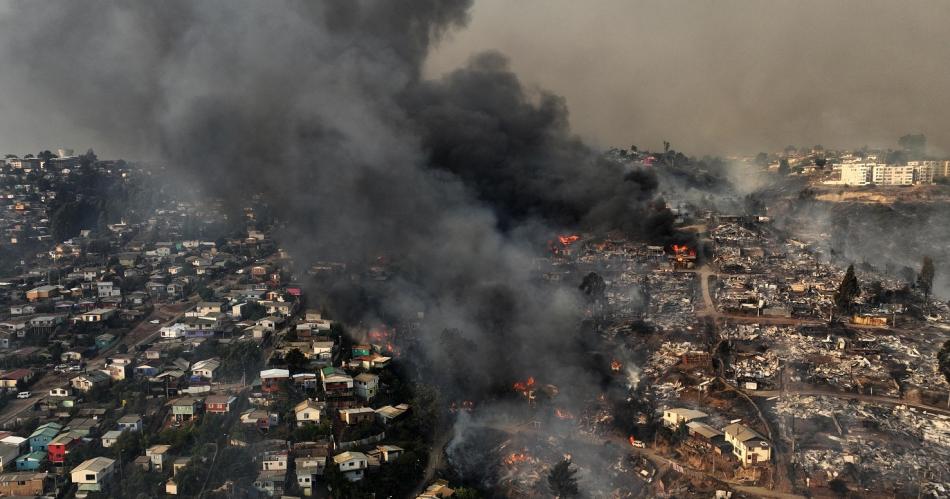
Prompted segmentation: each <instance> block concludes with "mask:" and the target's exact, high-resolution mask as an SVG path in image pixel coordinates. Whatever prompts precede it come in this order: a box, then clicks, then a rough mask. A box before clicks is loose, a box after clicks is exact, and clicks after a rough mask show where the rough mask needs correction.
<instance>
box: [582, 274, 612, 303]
mask: <svg viewBox="0 0 950 499" xmlns="http://www.w3.org/2000/svg"><path fill="white" fill-rule="evenodd" d="M578 287H579V288H580V290H581V291H583V292H584V295H586V296H587V300H588V301H590V302H600V301H603V299H604V291H606V290H607V284H606V283H604V278H603V277H600V275H599V274H597V273H596V272H591V273H589V274H587V275H586V276H584V280H583V281H582V282H581V285H580V286H578Z"/></svg>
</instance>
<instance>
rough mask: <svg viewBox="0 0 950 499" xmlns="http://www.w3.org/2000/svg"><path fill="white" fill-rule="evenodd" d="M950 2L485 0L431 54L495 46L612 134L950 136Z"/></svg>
mask: <svg viewBox="0 0 950 499" xmlns="http://www.w3.org/2000/svg"><path fill="white" fill-rule="evenodd" d="M948 26H950V2H943V1H910V2H895V1H877V0H848V1H826V0H804V1H803V0H782V1H769V2H754V1H738V0H723V1H716V2H696V1H689V0H665V1H628V0H598V1H596V2H578V1H575V0H517V1H511V0H480V1H478V2H477V3H476V4H475V6H474V8H473V10H472V12H471V22H470V24H469V26H468V27H467V28H466V29H464V30H460V31H458V32H455V33H453V34H452V36H451V38H450V39H449V40H448V41H447V42H445V43H442V44H441V45H440V46H439V47H438V48H437V50H436V51H435V53H433V54H432V55H430V58H429V60H428V65H427V71H428V72H429V73H430V74H439V73H441V72H443V71H445V70H448V69H451V68H453V67H455V66H457V65H458V64H459V63H460V62H462V61H464V60H466V58H468V57H469V55H470V54H471V53H472V51H474V50H479V49H498V50H500V51H502V52H504V53H506V54H507V55H508V56H509V57H510V58H511V60H512V67H513V69H514V70H515V72H517V73H518V74H519V75H520V76H521V77H522V79H523V80H525V81H526V82H528V83H533V84H538V85H540V86H542V87H544V88H547V89H549V90H551V91H553V92H555V93H558V94H560V95H563V96H564V97H565V98H566V99H567V102H568V107H569V109H570V113H571V124H572V126H573V128H574V130H575V131H577V132H579V133H581V134H582V135H583V136H584V138H585V139H587V140H589V141H591V142H593V143H595V144H599V145H602V146H614V145H622V146H628V145H630V144H634V143H635V144H638V145H640V146H641V147H647V148H653V149H659V148H660V147H661V145H662V141H663V140H669V141H670V142H672V144H673V147H674V148H676V149H677V150H682V151H685V152H687V153H690V154H707V153H709V154H732V153H755V152H757V151H760V150H778V149H781V148H783V147H784V146H786V145H789V144H794V145H799V146H802V145H806V146H811V145H814V144H822V145H825V146H826V147H831V146H838V147H850V146H854V147H860V146H862V145H869V146H872V147H874V146H882V147H887V146H890V147H895V146H896V139H897V137H899V136H901V135H903V134H906V133H911V132H914V133H917V132H919V133H924V134H926V135H927V137H928V138H929V139H930V140H929V142H930V144H931V151H932V152H934V153H938V154H939V153H941V152H950V122H948V121H947V118H946V117H947V116H948V115H950V92H948V89H950V64H948V62H947V61H950V29H948Z"/></svg>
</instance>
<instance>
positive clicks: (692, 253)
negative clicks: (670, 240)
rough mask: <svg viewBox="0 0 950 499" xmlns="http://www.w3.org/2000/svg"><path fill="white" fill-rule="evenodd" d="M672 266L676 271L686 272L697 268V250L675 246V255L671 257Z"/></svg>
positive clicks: (684, 246)
mask: <svg viewBox="0 0 950 499" xmlns="http://www.w3.org/2000/svg"><path fill="white" fill-rule="evenodd" d="M669 259H670V266H671V267H673V268H674V269H675V270H686V269H691V268H694V267H696V250H693V249H690V247H689V246H686V245H682V246H681V245H679V244H674V245H673V254H671V255H669Z"/></svg>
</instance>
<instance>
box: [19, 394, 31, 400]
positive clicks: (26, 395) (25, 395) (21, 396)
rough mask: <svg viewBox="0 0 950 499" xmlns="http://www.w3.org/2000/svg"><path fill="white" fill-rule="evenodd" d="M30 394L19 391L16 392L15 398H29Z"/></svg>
mask: <svg viewBox="0 0 950 499" xmlns="http://www.w3.org/2000/svg"><path fill="white" fill-rule="evenodd" d="M30 395H31V393H30V392H20V393H18V394H16V398H18V399H28V398H30Z"/></svg>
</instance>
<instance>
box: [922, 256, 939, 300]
mask: <svg viewBox="0 0 950 499" xmlns="http://www.w3.org/2000/svg"><path fill="white" fill-rule="evenodd" d="M936 272H937V271H936V269H935V268H934V261H933V259H932V258H930V257H929V256H925V257H924V262H923V264H922V265H921V267H920V274H918V275H917V287H918V288H920V290H921V291H923V293H924V295H926V296H928V297H929V296H930V293H931V291H933V286H934V275H935V274H936Z"/></svg>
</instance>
